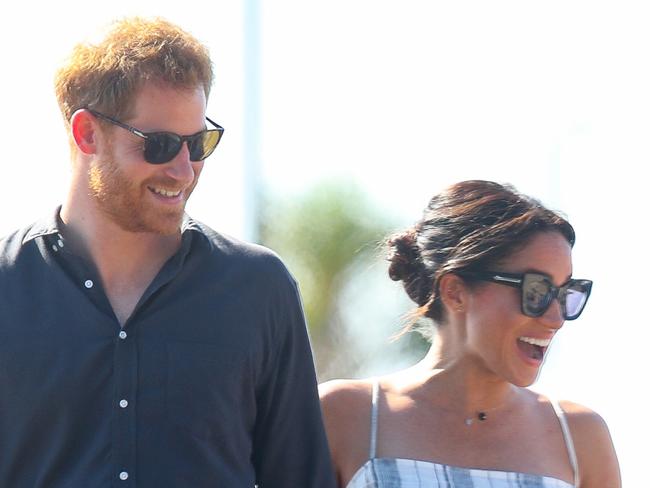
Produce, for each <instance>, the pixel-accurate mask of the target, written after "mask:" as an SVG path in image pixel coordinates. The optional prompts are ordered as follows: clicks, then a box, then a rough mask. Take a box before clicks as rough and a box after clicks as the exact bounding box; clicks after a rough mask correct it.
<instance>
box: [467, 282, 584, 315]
mask: <svg viewBox="0 0 650 488" xmlns="http://www.w3.org/2000/svg"><path fill="white" fill-rule="evenodd" d="M459 275H460V276H462V277H467V278H470V279H476V280H480V281H490V282H493V283H499V284H501V285H507V286H512V287H513V288H519V289H520V290H521V311H522V312H523V314H524V315H527V316H528V317H540V316H542V315H544V313H545V312H546V310H548V307H550V306H551V302H552V301H553V299H554V298H557V299H558V301H559V302H560V310H561V311H562V317H564V319H565V320H575V319H577V318H578V317H579V316H580V314H581V313H582V311H583V310H584V308H585V305H586V304H587V299H588V298H589V294H590V293H591V286H592V284H593V282H592V281H590V280H574V279H570V280H569V281H567V282H566V283H565V284H563V285H562V286H555V285H553V283H552V282H551V279H550V278H549V277H548V276H546V275H543V274H540V273H523V274H512V273H498V272H495V271H475V272H465V273H459Z"/></svg>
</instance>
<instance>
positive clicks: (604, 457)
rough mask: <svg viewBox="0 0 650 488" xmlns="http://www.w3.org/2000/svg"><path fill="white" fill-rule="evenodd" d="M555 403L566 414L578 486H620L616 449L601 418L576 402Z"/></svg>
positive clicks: (563, 401)
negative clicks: (576, 469) (577, 469)
mask: <svg viewBox="0 0 650 488" xmlns="http://www.w3.org/2000/svg"><path fill="white" fill-rule="evenodd" d="M558 403H559V404H560V407H561V409H562V411H563V412H564V415H565V417H566V420H567V424H568V427H569V431H570V433H571V438H572V440H573V444H574V446H575V451H576V456H577V458H578V466H579V469H580V477H581V480H582V484H581V486H586V487H590V486H607V487H612V488H615V487H620V486H621V479H620V471H619V465H618V460H617V457H616V451H615V449H614V444H613V443H612V438H611V435H610V433H609V428H608V427H607V423H606V422H605V420H604V419H603V417H601V416H600V414H598V413H597V412H595V411H594V410H592V409H590V408H588V407H586V406H584V405H581V404H579V403H575V402H572V401H568V400H562V401H560V402H558Z"/></svg>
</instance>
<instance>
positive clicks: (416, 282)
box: [387, 228, 431, 306]
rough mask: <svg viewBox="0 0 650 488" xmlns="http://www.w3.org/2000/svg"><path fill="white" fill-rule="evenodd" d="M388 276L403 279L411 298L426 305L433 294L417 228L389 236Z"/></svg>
mask: <svg viewBox="0 0 650 488" xmlns="http://www.w3.org/2000/svg"><path fill="white" fill-rule="evenodd" d="M387 247H388V251H389V252H388V262H389V263H390V265H389V267H388V276H389V277H390V279H391V280H393V281H402V282H403V285H404V289H405V290H406V292H407V293H408V295H409V297H411V300H413V301H414V302H415V303H417V304H418V305H420V306H422V305H424V304H425V303H426V302H427V301H428V299H429V296H430V295H431V283H430V281H431V280H429V279H427V272H426V268H425V266H424V263H423V262H422V256H421V254H420V248H419V247H418V244H417V230H416V229H415V228H413V229H409V230H407V231H405V232H402V233H399V234H395V235H393V236H391V237H389V238H388V240H387Z"/></svg>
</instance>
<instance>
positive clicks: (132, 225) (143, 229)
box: [114, 211, 184, 236]
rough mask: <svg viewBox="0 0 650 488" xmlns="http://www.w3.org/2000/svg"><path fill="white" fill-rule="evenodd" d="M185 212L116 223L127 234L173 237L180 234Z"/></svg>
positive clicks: (119, 220) (129, 219) (116, 220)
mask: <svg viewBox="0 0 650 488" xmlns="http://www.w3.org/2000/svg"><path fill="white" fill-rule="evenodd" d="M183 214H184V212H183V211H181V212H173V213H172V212H166V213H165V215H148V216H141V217H140V218H122V219H120V218H117V219H114V221H115V223H116V224H117V225H118V226H119V227H120V228H121V229H122V230H125V231H127V232H134V233H145V234H157V235H160V236H171V235H174V234H178V233H179V232H180V228H181V223H182V221H183Z"/></svg>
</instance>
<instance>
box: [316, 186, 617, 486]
mask: <svg viewBox="0 0 650 488" xmlns="http://www.w3.org/2000/svg"><path fill="white" fill-rule="evenodd" d="M574 240H575V234H574V231H573V228H572V227H571V225H570V224H569V223H568V222H567V221H566V220H565V219H563V218H562V217H560V216H559V215H557V214H556V213H554V212H552V211H550V210H548V209H546V208H544V207H543V206H542V205H541V204H540V203H539V202H538V201H536V200H534V199H532V198H530V197H527V196H525V195H522V194H520V193H518V192H517V191H516V190H515V189H514V188H512V187H510V186H503V185H499V184H497V183H493V182H489V181H465V182H461V183H458V184H455V185H453V186H451V187H449V188H448V189H446V190H445V191H443V192H442V193H441V194H439V195H437V196H434V197H433V199H432V200H431V202H430V203H429V205H428V207H427V209H426V210H425V212H424V216H423V218H422V219H421V220H420V221H419V222H418V223H417V224H416V225H415V226H414V227H413V228H412V229H410V230H407V231H406V232H404V233H402V234H399V235H395V236H393V237H392V238H390V239H389V240H388V247H389V250H390V257H389V261H390V268H389V275H390V277H391V278H392V279H393V280H396V281H402V282H403V285H404V288H405V290H406V292H407V293H408V295H409V296H410V297H411V299H413V300H414V301H415V303H417V305H418V309H417V311H416V316H419V317H426V318H428V319H431V321H432V322H433V323H434V324H435V327H436V331H435V332H436V334H435V340H434V341H433V345H432V347H431V348H430V350H429V352H428V354H427V355H426V357H425V358H424V359H423V360H422V361H421V362H420V363H418V364H416V365H415V366H413V367H411V368H409V369H406V370H403V371H399V372H397V373H394V374H390V375H387V376H382V377H380V378H376V379H365V380H334V381H330V382H327V383H324V384H323V385H321V399H322V405H323V412H324V416H325V424H326V427H327V431H328V438H329V441H330V448H331V452H332V456H333V461H334V464H335V468H336V471H337V475H338V482H339V486H341V487H347V488H361V487H363V488H373V487H379V488H388V487H391V488H392V487H401V488H411V487H431V488H436V487H445V488H454V487H456V488H460V487H462V488H472V487H492V488H506V487H524V486H525V487H528V488H532V487H558V488H560V487H561V488H569V487H572V486H573V487H580V488H596V487H597V488H617V487H620V485H621V482H620V474H619V468H618V462H617V459H616V454H615V452H614V448H613V445H612V441H611V438H610V435H609V432H608V429H607V426H606V425H605V423H604V421H603V420H602V419H601V418H600V417H599V416H598V415H597V414H596V413H594V412H593V411H591V410H589V409H587V408H585V407H583V406H580V405H577V404H575V403H572V402H568V401H562V402H559V404H558V403H557V402H554V401H552V400H551V399H549V398H547V397H545V396H543V395H540V394H537V393H534V392H533V391H531V390H529V389H527V388H526V387H527V386H529V385H531V384H532V383H533V382H534V381H535V379H536V378H537V375H538V374H539V371H540V368H541V366H542V363H543V360H544V356H545V354H546V352H547V350H548V347H549V344H550V343H551V341H552V339H553V337H554V336H555V334H556V333H557V332H558V331H559V330H560V328H561V327H562V325H563V323H564V321H565V320H573V319H576V318H578V316H579V315H580V313H581V312H582V310H583V308H584V306H585V304H586V302H587V299H588V297H589V293H590V291H591V282H590V281H588V280H581V279H574V278H572V264H571V249H572V246H573V243H574Z"/></svg>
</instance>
